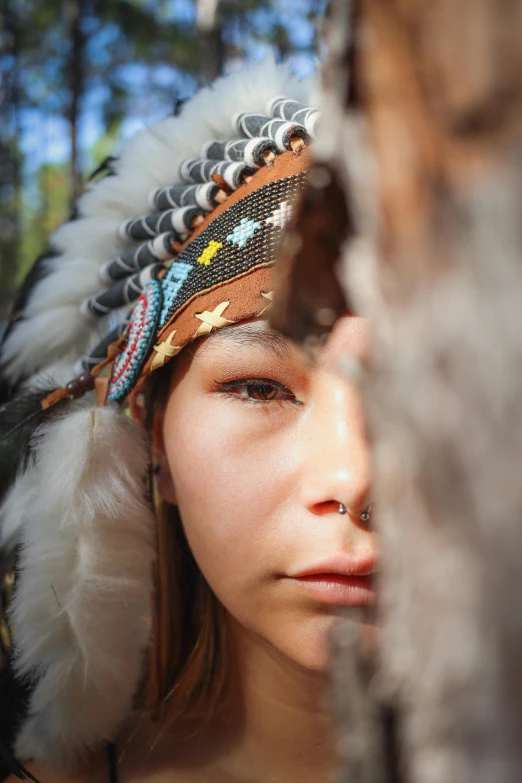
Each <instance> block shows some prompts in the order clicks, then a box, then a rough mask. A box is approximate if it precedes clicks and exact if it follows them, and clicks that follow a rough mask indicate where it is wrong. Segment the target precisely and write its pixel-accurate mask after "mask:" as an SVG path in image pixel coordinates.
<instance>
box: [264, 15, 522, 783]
mask: <svg viewBox="0 0 522 783" xmlns="http://www.w3.org/2000/svg"><path fill="white" fill-rule="evenodd" d="M521 29H522V2H520V0H511V1H508V0H500V2H499V0H462V2H459V3H455V2H453V1H452V0H432V2H430V3H429V4H426V3H421V2H420V0H358V2H355V3H353V4H348V3H347V2H346V0H337V1H336V2H333V3H332V20H331V23H330V35H329V42H330V55H329V61H328V63H327V64H326V66H325V69H324V87H325V91H324V103H323V106H322V110H323V118H324V119H323V121H322V124H321V134H320V139H319V140H318V144H317V147H316V149H317V152H316V157H317V162H318V167H320V168H321V169H322V170H323V176H322V181H323V182H324V183H327V186H328V187H329V185H328V181H330V182H331V181H337V182H338V183H340V185H341V187H342V189H343V190H344V194H345V201H346V208H347V213H348V214H352V215H353V216H354V220H353V226H350V225H349V221H347V222H346V223H345V226H344V230H345V236H346V239H347V241H346V242H345V245H344V253H343V255H342V264H341V274H340V278H341V282H342V285H343V288H344V291H345V296H346V298H347V300H348V301H349V303H351V305H352V306H353V308H354V309H355V310H357V311H358V312H362V313H363V314H367V315H369V316H370V319H371V323H372V325H373V331H374V356H373V361H372V365H371V368H370V369H369V371H368V372H365V371H364V370H363V369H362V368H354V366H353V363H350V362H347V365H346V367H347V372H349V373H350V377H351V379H352V380H354V379H355V378H357V377H359V378H360V380H361V383H362V385H363V391H364V397H365V399H366V404H367V411H368V420H369V427H370V432H371V438H372V443H373V449H374V457H375V475H376V489H375V498H376V510H377V518H376V523H377V526H378V529H379V532H380V534H381V537H382V576H381V584H380V595H381V602H380V613H379V614H380V625H381V627H382V638H381V653H380V666H379V669H378V671H377V674H376V676H375V677H374V678H373V680H372V681H371V682H370V684H368V682H367V680H364V678H361V679H360V681H359V685H358V686H357V687H348V686H347V687H345V688H344V691H343V692H342V693H341V694H338V695H337V696H338V699H337V700H338V701H340V707H339V709H340V712H341V715H342V714H344V715H345V716H348V715H351V716H353V715H354V714H355V715H356V718H355V722H357V720H358V718H357V715H359V716H361V715H362V718H360V720H359V724H360V726H363V723H364V720H366V721H368V720H370V728H368V727H367V728H366V730H365V731H366V734H365V736H366V737H367V738H370V741H367V742H366V743H362V744H361V742H360V741H359V739H358V737H359V738H360V735H358V734H357V731H354V729H353V723H352V724H351V725H350V726H348V725H347V723H346V722H345V724H344V728H343V732H344V742H343V743H342V744H341V747H342V749H343V753H344V757H345V760H346V770H347V771H349V772H350V773H353V772H354V770H357V769H358V770H359V773H358V776H357V774H356V776H355V777H354V775H353V774H352V776H351V777H349V775H348V774H346V780H348V779H350V780H355V779H356V780H358V781H363V780H364V781H365V783H366V782H367V783H370V781H371V783H376V781H378V780H379V781H380V780H381V779H382V772H380V771H379V770H378V769H377V770H376V769H375V765H373V767H372V764H371V763H370V761H371V759H370V758H369V757H370V755H371V753H375V752H377V753H379V754H381V757H383V758H384V757H385V753H386V742H385V741H383V740H382V738H381V740H379V733H378V732H376V731H375V728H376V726H378V724H379V723H380V724H381V728H382V725H383V724H382V716H381V717H379V714H378V710H375V709H372V700H375V698H377V700H378V701H380V702H381V703H382V704H383V705H384V706H385V707H388V708H391V709H392V713H393V715H394V722H395V726H397V725H398V727H399V729H400V736H401V744H402V777H403V779H404V780H408V781H411V782H412V783H441V781H448V783H471V781H473V783H490V782H491V781H495V783H517V782H518V781H520V780H522V743H521V742H520V734H521V733H522V729H521V727H522V676H521V675H520V673H519V672H520V659H521V657H522V615H521V613H520V609H519V596H520V594H521V593H522V482H521V481H520V464H521V462H522V382H521V381H522V370H521V367H522V337H521V335H522V305H521V303H522V263H521V258H522V229H521V219H520V215H521V214H522V166H521V161H522V49H521V47H520V42H519V38H520V30H521ZM348 76H349V77H350V78H348ZM325 172H326V175H325ZM319 179H320V180H321V177H319ZM325 193H326V190H325ZM331 193H332V194H333V191H331ZM338 200H339V197H337V201H338ZM331 206H332V211H333V210H334V209H337V203H335V202H332V204H331ZM337 212H338V210H337ZM324 213H325V214H327V213H328V210H327V209H325V210H324ZM292 230H293V232H296V233H298V234H300V233H302V232H304V231H305V226H303V225H302V224H300V219H299V214H298V215H297V217H296V221H295V223H294V225H293V227H292ZM290 245H292V246H293V247H295V248H296V250H295V251H291V252H289V253H288V255H289V259H290V260H289V262H288V263H289V266H290V268H292V265H294V266H297V265H300V267H301V268H302V269H303V268H304V267H305V266H306V265H307V264H308V265H312V264H313V263H314V259H313V258H311V257H308V256H307V248H308V247H309V246H310V245H309V243H306V244H304V243H300V242H299V241H292V242H290ZM300 247H301V249H299V248H300ZM292 253H293V255H292ZM335 262H336V259H335V258H330V261H329V262H328V263H327V264H326V265H325V266H324V267H323V270H322V272H321V274H322V275H323V276H326V277H328V278H329V279H330V281H332V280H334V277H335V275H334V265H335ZM311 277H313V276H310V275H307V274H302V275H301V276H295V277H293V278H292V277H291V276H290V278H288V277H287V280H286V283H287V289H286V291H285V289H284V288H283V289H282V291H283V302H282V304H281V305H280V307H279V310H278V311H275V319H276V322H278V319H279V325H281V326H282V328H283V329H285V331H286V332H287V333H289V334H291V335H293V336H295V337H297V338H298V339H299V340H300V341H301V342H302V341H303V340H304V339H305V337H306V334H308V335H310V334H312V335H314V334H316V333H317V311H316V310H314V308H310V307H309V308H308V321H309V323H308V326H307V327H306V324H305V318H304V316H303V311H304V308H301V312H300V317H299V318H295V312H296V310H295V306H296V303H297V304H299V302H301V303H302V302H304V301H306V298H307V296H308V297H309V298H311V296H312V295H313V292H311V291H310V290H308V289H307V288H306V286H307V280H309V279H311ZM289 279H290V284H288V280H289ZM331 286H332V290H333V287H334V285H333V283H332V282H331ZM303 287H304V288H303ZM332 301H335V300H332ZM321 306H322V308H323V309H324V308H325V307H327V306H328V304H327V301H325V300H323V301H322V303H321ZM333 309H334V311H335V310H336V305H335V304H334V307H333ZM337 646H338V648H339V640H338V642H337ZM341 646H342V645H341ZM347 650H348V653H347V654H349V655H350V656H351V658H350V660H346V658H345V659H344V663H341V664H339V665H340V666H341V675H342V672H343V671H345V672H347V676H346V677H345V682H349V681H350V677H352V679H353V672H356V671H357V667H356V666H354V663H353V659H354V656H355V657H357V646H356V645H353V644H352V645H351V646H348V648H347ZM337 657H338V658H339V655H337ZM341 658H342V656H341ZM337 682H338V683H339V682H341V680H340V679H337ZM365 688H366V691H365ZM365 692H366V700H367V703H366V707H365V709H363V710H359V711H358V712H357V710H354V699H358V700H359V702H360V701H361V699H363V698H364V693H365ZM372 716H373V717H372ZM371 721H373V724H371ZM360 726H359V727H360ZM393 733H394V732H393ZM394 736H395V733H394ZM361 748H362V750H361ZM361 754H362V756H363V757H364V755H365V754H366V756H365V758H366V766H364V764H362V765H361V761H360V760H361ZM354 760H358V767H357V766H355V762H354ZM363 761H364V758H363ZM361 769H362V770H363V772H364V774H363V773H361V772H360V770H361ZM387 769H388V777H387V778H386V779H387V780H391V779H392V777H391V776H392V775H393V774H395V772H396V770H393V769H391V766H390V764H389V763H388V767H387ZM379 775H381V777H379ZM344 779H345V778H343V780H344Z"/></svg>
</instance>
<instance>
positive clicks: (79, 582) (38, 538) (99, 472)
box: [3, 406, 155, 764]
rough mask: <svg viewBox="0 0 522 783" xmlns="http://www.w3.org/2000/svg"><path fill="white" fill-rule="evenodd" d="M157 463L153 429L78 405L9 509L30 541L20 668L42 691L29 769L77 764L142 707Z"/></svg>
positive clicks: (11, 523) (14, 612)
mask: <svg viewBox="0 0 522 783" xmlns="http://www.w3.org/2000/svg"><path fill="white" fill-rule="evenodd" d="M115 444H117V445H118V451H117V453H115V449H114V446H115ZM147 464H148V460H147V446H146V443H145V438H144V434H143V432H142V430H141V429H140V428H139V427H138V426H137V425H136V424H135V423H134V422H132V421H131V420H130V419H128V418H127V417H126V416H125V415H124V414H122V413H121V412H119V410H118V409H117V408H116V407H112V406H109V407H107V408H98V409H97V408H90V407H89V408H87V407H84V408H79V409H77V410H75V411H74V412H73V413H70V414H68V415H66V416H64V417H62V418H60V419H59V420H58V421H55V422H53V423H52V424H50V425H48V426H45V427H43V428H42V429H41V430H40V431H39V433H38V441H37V444H36V447H35V464H34V469H33V468H30V469H29V472H28V473H27V474H26V475H25V476H24V477H23V479H22V480H21V481H20V482H19V483H18V484H17V486H16V487H15V488H14V489H13V490H12V492H11V495H10V498H9V503H8V504H7V506H6V508H4V522H3V526H4V531H5V532H4V535H6V536H9V534H11V535H14V534H18V535H20V536H21V541H22V547H21V553H20V560H19V575H18V577H17V582H16V590H15V595H14V598H13V602H12V607H11V609H10V614H11V618H12V621H13V629H14V668H15V672H16V676H17V677H19V678H28V679H29V680H30V681H31V682H32V683H33V684H34V689H33V691H32V694H31V698H30V701H29V710H28V715H27V717H26V718H25V720H24V722H23V723H22V726H21V729H20V732H19V734H18V737H17V740H16V745H15V749H16V753H17V755H18V757H19V758H20V759H21V760H26V759H28V758H34V759H35V760H37V761H39V762H46V763H54V764H68V763H69V762H70V761H72V759H73V758H74V757H75V756H77V755H78V754H81V753H82V751H85V750H86V749H90V748H92V747H93V746H95V745H96V744H97V743H99V742H101V741H104V740H108V739H110V738H112V737H113V736H114V735H115V733H116V731H117V729H118V727H119V725H120V723H121V722H122V721H123V719H124V718H125V717H126V715H127V714H128V712H129V710H130V709H131V703H132V697H133V695H134V693H135V690H136V687H137V685H138V682H139V677H140V673H141V666H142V655H143V651H144V648H145V647H146V644H147V642H148V639H149V616H150V600H151V594H152V576H151V570H152V569H151V563H152V559H153V551H154V550H153V533H154V529H155V521H154V516H153V514H152V511H151V509H150V507H149V505H148V504H147V503H146V501H145V497H144V494H145V486H144V485H145V478H146V471H147ZM21 519H23V524H22V526H21V527H20V526H19V520H21Z"/></svg>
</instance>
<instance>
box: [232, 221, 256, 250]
mask: <svg viewBox="0 0 522 783" xmlns="http://www.w3.org/2000/svg"><path fill="white" fill-rule="evenodd" d="M260 225H261V223H258V222H257V221H256V220H249V219H248V218H246V217H244V218H242V219H241V222H240V223H239V224H238V225H237V226H234V230H233V232H232V233H231V234H229V235H228V236H227V240H228V241H229V242H233V243H234V245H237V246H238V247H245V245H246V243H247V242H248V240H249V239H250V237H251V236H252V235H253V234H254V233H255V232H256V231H257V229H258V228H259V226H260Z"/></svg>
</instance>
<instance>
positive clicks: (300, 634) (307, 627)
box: [277, 614, 340, 674]
mask: <svg viewBox="0 0 522 783" xmlns="http://www.w3.org/2000/svg"><path fill="white" fill-rule="evenodd" d="M339 621H340V618H339V617H337V616H334V615H326V614H324V615H318V616H317V617H314V618H312V619H308V620H307V621H305V622H304V623H303V624H302V627H301V628H299V629H295V628H294V629H292V630H293V631H294V633H292V634H291V635H289V637H287V638H286V639H285V640H278V644H277V646H278V647H279V650H280V651H281V652H282V653H283V654H284V655H286V657H287V658H289V659H290V660H291V661H292V663H294V664H296V665H297V666H299V667H301V668H303V669H306V670H307V671H309V672H313V673H315V674H327V673H328V672H329V670H330V662H331V643H330V636H331V633H332V630H333V628H334V627H335V626H336V625H337V624H338V623H339Z"/></svg>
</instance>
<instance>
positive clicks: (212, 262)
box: [0, 60, 319, 763]
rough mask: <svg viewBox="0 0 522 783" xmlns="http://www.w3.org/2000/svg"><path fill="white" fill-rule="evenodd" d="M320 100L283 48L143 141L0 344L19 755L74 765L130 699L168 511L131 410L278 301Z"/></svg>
mask: <svg viewBox="0 0 522 783" xmlns="http://www.w3.org/2000/svg"><path fill="white" fill-rule="evenodd" d="M308 92H309V88H308V87H307V86H306V85H303V84H301V83H299V82H298V81H297V80H296V79H295V77H293V76H292V75H291V74H290V72H289V71H288V70H287V68H286V67H284V66H276V65H275V64H274V63H273V62H272V61H270V60H269V61H265V62H264V63H263V64H262V65H260V66H257V67H255V68H252V69H251V70H244V71H241V72H239V73H235V74H232V75H230V76H227V77H225V78H223V79H221V80H218V81H217V82H216V83H215V84H214V85H213V86H212V87H210V88H207V89H205V90H202V91H201V92H200V93H199V94H198V95H197V96H196V97H195V98H194V99H193V100H191V101H189V102H188V103H187V104H186V105H185V106H184V107H183V110H182V112H181V115H180V116H179V117H170V118H168V119H165V120H163V121H162V122H160V123H158V124H156V125H154V126H152V127H151V128H149V129H147V130H145V131H143V132H142V133H140V134H138V136H137V137H136V138H135V139H134V140H133V141H131V143H129V144H128V145H127V147H126V148H125V149H124V150H123V151H122V154H121V157H120V158H119V159H118V160H114V159H112V160H111V161H110V163H109V164H108V168H109V174H110V175H111V176H106V177H104V178H102V179H101V180H99V181H97V182H96V183H95V184H93V185H91V186H90V187H89V188H88V189H87V192H86V193H85V194H84V195H83V196H82V197H81V199H80V201H79V204H78V210H77V214H76V216H75V218H74V219H73V220H71V221H69V222H68V223H66V224H65V225H64V226H62V227H61V228H60V229H59V230H58V231H57V232H56V233H55V234H54V236H53V237H52V252H51V253H50V254H48V255H47V256H45V257H42V258H41V259H40V260H39V261H38V263H37V266H36V268H35V271H34V272H33V274H32V276H31V277H30V278H29V280H28V283H27V285H26V287H25V290H24V291H23V295H22V297H21V298H19V300H18V302H17V304H16V307H17V308H18V310H17V311H16V312H15V313H14V316H13V319H12V322H11V324H10V327H9V328H8V331H7V335H6V337H5V339H4V342H3V344H2V346H1V350H0V366H1V379H0V380H1V381H2V383H3V385H4V387H7V386H8V387H9V388H10V389H11V396H10V398H9V399H8V400H7V401H6V402H5V403H4V405H3V408H2V409H0V444H1V449H2V452H1V457H2V465H4V464H7V463H9V462H10V459H9V455H12V457H13V460H12V464H11V465H10V466H9V467H8V468H6V469H5V471H4V474H3V477H2V481H3V490H4V497H3V501H1V502H2V505H1V507H0V555H1V554H2V553H3V554H4V555H5V554H6V553H13V552H15V551H17V552H18V553H19V554H18V565H17V576H16V583H15V589H14V598H13V600H12V603H11V608H10V614H9V617H10V625H11V632H12V637H13V649H12V660H11V664H10V665H11V669H12V671H13V672H14V676H15V678H17V679H18V681H19V682H22V683H24V684H25V686H26V688H27V691H28V696H27V699H26V702H25V706H24V710H23V714H22V715H21V717H20V718H19V723H18V725H17V728H16V732H15V736H14V738H12V739H13V744H14V749H15V752H16V754H17V756H18V758H19V759H20V760H21V761H24V760H26V759H28V758H35V759H37V760H39V761H49V760H51V761H54V762H56V763H64V762H67V761H69V760H71V759H72V758H74V757H75V756H77V755H78V754H81V753H82V752H84V751H85V750H87V749H90V748H92V747H94V746H96V744H97V743H99V742H101V741H105V740H110V739H111V738H112V737H114V735H115V733H116V731H117V729H118V727H119V726H120V724H121V723H122V721H123V720H124V718H125V717H126V715H127V713H128V711H129V709H130V707H131V704H132V698H133V695H134V693H135V690H136V687H137V685H138V681H139V678H140V671H141V667H142V656H143V653H144V651H145V649H146V647H147V643H148V640H149V614H150V601H151V595H152V589H153V585H152V577H151V573H152V569H151V564H152V561H153V557H154V547H153V541H154V526H155V520H154V516H153V513H152V510H151V508H150V505H149V502H148V500H147V492H146V478H147V471H148V467H149V454H148V447H147V443H146V438H145V435H144V433H143V431H142V430H141V428H140V427H139V426H138V424H136V423H135V422H133V421H131V420H130V419H129V418H128V417H126V416H125V415H124V414H123V413H122V411H121V405H120V403H121V402H122V401H123V400H125V398H126V397H127V395H128V394H129V392H130V391H132V390H133V389H136V388H137V387H138V386H139V384H140V383H142V382H143V380H144V378H145V377H146V376H147V375H148V374H149V373H151V372H153V371H154V370H155V369H157V368H158V367H161V366H163V365H164V364H165V362H167V361H169V360H170V359H171V358H172V357H173V356H175V355H176V354H177V353H178V352H179V351H180V350H181V349H182V348H183V346H184V345H186V344H187V343H188V342H190V341H191V340H194V339H197V338H198V337H200V336H203V335H205V334H208V333H209V332H210V331H211V330H212V329H216V328H221V327H223V326H226V325H228V324H232V323H236V322H238V321H241V320H244V319H246V318H251V317H255V316H259V315H260V314H261V313H263V312H264V310H265V309H266V308H267V307H268V306H269V305H270V301H271V287H270V269H271V266H272V265H273V263H274V261H275V258H276V254H277V241H278V238H279V234H280V232H281V229H282V227H283V226H284V224H285V222H286V220H287V219H288V217H289V215H290V214H291V210H292V202H293V200H294V198H295V196H296V194H297V193H298V191H299V190H300V189H301V188H302V187H303V183H304V179H305V176H306V170H307V169H308V167H309V161H310V156H309V150H308V149H307V146H308V144H309V142H310V140H311V139H312V138H313V136H314V134H315V129H316V126H317V122H318V117H319V115H318V111H317V110H316V109H315V108H313V106H310V103H311V101H310V100H309V98H308ZM103 366H107V367H108V374H106V377H105V378H101V376H100V375H99V373H100V369H101V368H102V367H103ZM95 376H98V377H97V378H96V379H95ZM49 379H52V382H51V383H50V382H49ZM21 443H22V444H25V446H24V448H22V449H20V448H19V447H20V444H21ZM6 455H8V456H7V457H6ZM8 485H9V489H8V490H7V491H5V490H6V487H7V486H8ZM0 491H2V486H0ZM0 697H1V695H0Z"/></svg>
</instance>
